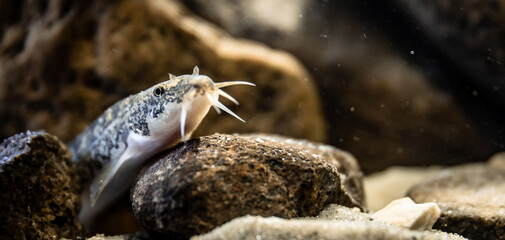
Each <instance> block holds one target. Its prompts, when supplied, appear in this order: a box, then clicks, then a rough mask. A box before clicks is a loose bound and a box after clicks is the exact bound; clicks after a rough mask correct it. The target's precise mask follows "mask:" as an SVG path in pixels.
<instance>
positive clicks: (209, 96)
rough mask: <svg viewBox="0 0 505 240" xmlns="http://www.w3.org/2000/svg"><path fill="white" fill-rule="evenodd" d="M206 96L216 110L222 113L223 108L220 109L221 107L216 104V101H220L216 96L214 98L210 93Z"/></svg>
mask: <svg viewBox="0 0 505 240" xmlns="http://www.w3.org/2000/svg"><path fill="white" fill-rule="evenodd" d="M205 96H207V98H208V99H209V101H210V103H211V104H212V107H214V110H216V112H217V114H221V110H219V108H218V107H217V106H216V102H218V101H216V100H215V99H214V98H212V96H211V95H210V94H205Z"/></svg>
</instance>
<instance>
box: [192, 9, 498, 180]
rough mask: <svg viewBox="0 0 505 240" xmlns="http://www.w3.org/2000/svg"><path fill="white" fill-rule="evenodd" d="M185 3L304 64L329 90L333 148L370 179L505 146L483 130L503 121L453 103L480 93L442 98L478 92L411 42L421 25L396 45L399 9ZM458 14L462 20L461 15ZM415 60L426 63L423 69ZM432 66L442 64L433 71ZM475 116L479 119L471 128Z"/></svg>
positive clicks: (474, 157)
mask: <svg viewBox="0 0 505 240" xmlns="http://www.w3.org/2000/svg"><path fill="white" fill-rule="evenodd" d="M184 2H185V3H187V4H188V5H189V6H191V7H192V9H193V10H194V11H195V12H197V13H198V14H200V15H201V16H203V17H205V18H206V19H209V20H211V21H213V22H215V23H217V24H219V25H220V26H223V28H225V29H226V30H227V31H229V32H231V33H232V34H233V35H234V36H238V37H246V38H250V39H254V40H259V41H262V42H265V43H267V44H269V45H271V46H274V47H276V48H280V49H285V50H287V51H289V52H291V53H293V54H294V55H295V56H297V57H298V58H299V59H300V60H301V61H302V62H303V63H304V64H305V66H307V68H308V69H309V70H310V71H311V74H312V75H313V76H314V79H315V80H316V83H317V84H318V87H319V89H320V93H321V96H322V99H323V102H324V112H325V116H326V118H327V122H329V123H331V124H330V125H329V127H328V143H330V144H332V145H335V146H337V147H339V148H342V149H346V150H348V151H350V152H352V153H353V154H354V155H355V156H356V158H357V159H358V160H359V161H360V165H361V167H362V169H363V171H364V172H365V173H371V172H375V171H379V170H382V169H385V168H386V167H388V166H391V165H410V166H419V165H423V166H424V165H431V164H443V165H445V164H457V163H461V162H469V161H479V160H480V161H482V160H485V159H487V158H488V157H489V156H491V154H492V153H494V152H495V150H493V147H499V146H498V145H499V144H498V145H493V142H492V141H489V140H487V139H486V138H485V137H486V136H484V135H485V134H484V133H483V131H482V129H480V128H479V127H483V126H484V125H486V124H482V123H489V122H492V121H495V122H496V119H494V118H491V117H484V116H482V115H479V114H475V115H467V114H466V112H465V111H466V110H467V109H465V108H464V107H467V106H466V105H464V104H462V102H463V101H457V100H459V99H456V98H455V97H454V95H452V94H463V95H464V97H466V100H467V101H466V102H465V103H473V102H475V101H476V100H477V98H476V97H474V96H473V95H472V91H473V90H474V89H473V88H469V90H464V89H463V91H462V92H461V93H460V92H458V91H452V92H447V91H444V90H442V89H441V88H440V84H439V83H441V82H450V83H449V85H451V86H458V87H460V88H468V86H467V85H466V84H464V83H462V81H459V80H460V79H459V78H456V77H455V76H458V75H457V74H456V73H454V72H450V73H449V74H447V76H445V75H443V74H445V72H443V71H446V70H448V68H446V65H441V63H440V61H439V60H440V59H439V58H437V56H431V55H429V54H427V53H428V50H429V49H430V48H429V47H424V48H421V47H419V48H417V46H418V45H420V44H421V43H420V42H418V41H417V40H418V39H414V40H413V41H412V42H402V37H403V36H404V35H406V34H407V33H409V32H410V31H414V30H413V29H416V27H417V26H412V27H410V28H405V29H403V28H402V29H401V30H398V35H394V36H393V37H391V38H388V35H387V34H386V32H388V30H390V29H387V30H386V31H384V29H383V28H381V27H383V26H382V24H386V25H387V24H388V22H389V24H390V25H392V26H390V27H391V28H392V29H396V28H398V27H399V26H400V25H401V24H403V23H404V22H406V21H404V19H398V21H396V19H395V18H394V17H395V16H396V14H395V12H399V11H392V10H391V9H396V8H395V6H393V7H391V8H389V7H388V6H389V5H388V4H387V2H390V1H372V2H370V1H367V2H363V1H313V0H301V1H289V0H282V1H281V0H279V1H275V2H272V1H256V0H244V1H233V0H216V1H212V2H209V1H205V0H187V1H184ZM434 4H445V2H444V3H439V2H437V3H434ZM280 6H282V7H280ZM372 6H373V7H372ZM230 9H233V11H230ZM451 9H453V11H454V12H459V8H458V7H453V8H451ZM412 12H414V10H412ZM427 12H429V11H427ZM425 15H426V16H430V14H424V15H422V16H425ZM391 19H394V20H395V21H391ZM428 26H431V25H428ZM439 26H440V25H437V27H439ZM411 29H412V30H411ZM403 45H406V46H408V47H410V48H407V49H403V48H401V46H403ZM307 46H310V47H307ZM413 46H416V48H413ZM414 59H420V60H419V62H420V63H418V64H413V61H414ZM425 63H430V64H431V63H433V64H431V65H430V66H427V67H426V68H423V67H425V66H424V65H423V64H425ZM439 65H440V66H439ZM456 70H458V71H459V70H460V69H459V68H458V69H456ZM441 72H443V73H441ZM477 80H479V79H477ZM434 83H436V84H434ZM500 89H502V88H500ZM503 89H505V88H503ZM502 96H505V95H503V94H502ZM493 104H494V103H492V102H490V103H489V104H487V105H482V106H480V108H479V109H489V108H490V107H492V106H494V105H493ZM467 105H468V104H467ZM463 106H464V107H463ZM501 112H503V111H501ZM501 112H495V115H498V114H501ZM471 117H472V118H476V119H477V120H479V121H470V120H469V119H471ZM490 118H491V119H490ZM498 122H499V121H498ZM502 122H503V121H502ZM485 127H487V126H485ZM491 130H494V129H491ZM468 146H472V147H471V148H470V147H468ZM502 147H503V146H502Z"/></svg>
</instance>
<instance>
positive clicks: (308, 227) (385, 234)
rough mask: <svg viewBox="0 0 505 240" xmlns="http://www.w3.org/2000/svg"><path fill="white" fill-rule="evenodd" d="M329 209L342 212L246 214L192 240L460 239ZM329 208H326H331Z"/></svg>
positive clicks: (343, 209)
mask: <svg viewBox="0 0 505 240" xmlns="http://www.w3.org/2000/svg"><path fill="white" fill-rule="evenodd" d="M327 210H328V211H335V210H337V211H338V214H337V215H339V216H338V217H336V218H334V219H328V218H302V219H282V218H278V217H266V218H265V217H260V216H244V217H240V218H236V219H233V220H232V221H230V222H228V223H226V224H224V225H222V226H220V227H218V228H216V229H214V230H212V231H211V232H209V233H207V234H203V235H200V236H195V237H192V238H191V240H218V239H219V240H221V239H222V240H235V239H236V240H239V239H240V240H242V239H245V240H257V239H278V240H284V239H286V240H287V239H289V240H298V239H299V240H306V239H308V240H312V239H313V240H330V239H332V240H347V239H370V240H375V239H377V240H379V239H381V240H382V239H383V240H386V239H396V240H414V239H418V240H420V239H422V240H435V239H436V240H452V239H455V240H459V239H461V240H462V239H466V238H464V237H461V236H459V235H456V234H449V233H445V232H441V231H415V230H409V229H405V228H400V227H396V226H391V225H388V224H385V223H382V222H378V221H371V220H370V218H369V215H368V214H365V213H359V211H353V210H351V209H348V208H345V207H338V206H336V207H335V206H330V208H329V209H327ZM327 210H325V211H327Z"/></svg>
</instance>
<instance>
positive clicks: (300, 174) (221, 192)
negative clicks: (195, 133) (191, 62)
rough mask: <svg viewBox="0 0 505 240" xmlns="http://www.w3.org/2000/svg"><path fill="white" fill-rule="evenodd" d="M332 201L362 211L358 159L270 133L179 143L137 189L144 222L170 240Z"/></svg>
mask: <svg viewBox="0 0 505 240" xmlns="http://www.w3.org/2000/svg"><path fill="white" fill-rule="evenodd" d="M331 203H337V204H340V205H344V206H349V207H358V208H361V209H363V208H364V206H363V192H362V186H361V172H360V170H359V167H358V165H357V163H356V160H355V159H354V158H353V157H352V156H351V155H350V154H348V153H345V152H343V151H340V150H338V149H335V148H333V147H330V146H325V145H321V144H316V143H310V142H308V141H301V140H293V139H287V138H283V137H278V136H266V135H233V136H232V135H223V134H214V135H211V136H206V137H200V138H198V139H194V140H191V141H188V142H187V143H185V144H180V145H178V146H176V147H175V148H173V149H171V150H168V151H167V152H164V153H162V154H161V155H159V156H158V157H157V159H156V162H154V163H153V164H152V165H151V166H147V167H145V168H144V171H143V173H141V174H140V176H139V178H138V181H137V182H136V184H135V185H134V187H133V189H132V204H133V212H134V214H135V216H136V217H137V219H138V220H139V222H140V223H141V224H142V225H143V226H144V228H146V229H147V230H148V231H150V232H154V233H157V234H162V235H163V236H165V237H176V236H177V237H185V238H187V237H190V236H193V235H196V234H202V233H205V232H207V231H210V230H212V229H213V228H215V227H216V226H219V225H221V224H223V223H225V222H227V221H230V220H232V219H233V218H236V217H239V216H243V215H247V214H254V215H262V216H279V217H283V218H293V217H300V216H316V215H317V214H318V213H319V212H320V211H321V210H323V208H324V207H325V206H326V205H328V204H331Z"/></svg>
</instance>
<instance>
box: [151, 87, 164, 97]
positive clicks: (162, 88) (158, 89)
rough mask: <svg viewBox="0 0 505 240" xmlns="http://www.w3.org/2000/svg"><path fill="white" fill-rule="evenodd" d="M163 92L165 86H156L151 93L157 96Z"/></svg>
mask: <svg viewBox="0 0 505 240" xmlns="http://www.w3.org/2000/svg"><path fill="white" fill-rule="evenodd" d="M164 92H165V88H164V87H157V88H155V89H154V91H153V94H154V96H156V97H159V96H161V95H162V94H163V93H164Z"/></svg>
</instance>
